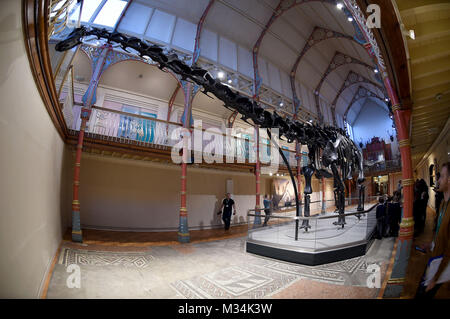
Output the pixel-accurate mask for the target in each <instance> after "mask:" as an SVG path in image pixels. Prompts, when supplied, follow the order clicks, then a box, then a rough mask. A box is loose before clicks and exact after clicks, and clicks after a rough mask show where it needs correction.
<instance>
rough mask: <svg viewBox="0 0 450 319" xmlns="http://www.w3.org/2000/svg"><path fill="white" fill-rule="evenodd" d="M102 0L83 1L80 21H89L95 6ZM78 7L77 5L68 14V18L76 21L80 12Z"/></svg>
mask: <svg viewBox="0 0 450 319" xmlns="http://www.w3.org/2000/svg"><path fill="white" fill-rule="evenodd" d="M101 2H102V0H88V1H83V11H82V12H81V22H89V20H90V19H91V17H92V15H93V14H94V12H95V10H96V9H97V7H98V6H99V5H100V3H101ZM80 7H81V6H77V8H76V10H74V11H73V12H72V14H71V15H70V20H73V21H77V20H78V16H79V14H80Z"/></svg>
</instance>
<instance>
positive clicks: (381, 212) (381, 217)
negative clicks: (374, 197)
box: [376, 196, 386, 239]
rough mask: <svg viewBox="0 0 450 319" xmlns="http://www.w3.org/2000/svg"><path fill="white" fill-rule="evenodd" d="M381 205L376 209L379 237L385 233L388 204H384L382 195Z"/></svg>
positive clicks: (379, 199)
mask: <svg viewBox="0 0 450 319" xmlns="http://www.w3.org/2000/svg"><path fill="white" fill-rule="evenodd" d="M378 202H379V205H378V207H377V211H376V218H377V238H378V239H382V238H383V235H384V221H385V218H386V206H384V198H383V197H382V196H380V197H379V198H378Z"/></svg>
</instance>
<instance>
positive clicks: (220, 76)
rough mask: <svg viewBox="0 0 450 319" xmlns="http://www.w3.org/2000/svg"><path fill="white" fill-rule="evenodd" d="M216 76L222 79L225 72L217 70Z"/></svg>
mask: <svg viewBox="0 0 450 319" xmlns="http://www.w3.org/2000/svg"><path fill="white" fill-rule="evenodd" d="M217 77H218V78H219V79H223V78H224V77H225V73H223V72H222V71H219V72H218V73H217Z"/></svg>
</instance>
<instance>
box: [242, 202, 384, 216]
mask: <svg viewBox="0 0 450 319" xmlns="http://www.w3.org/2000/svg"><path fill="white" fill-rule="evenodd" d="M378 205H379V203H376V204H374V205H373V206H372V207H370V208H369V209H366V210H364V211H360V212H353V213H346V214H343V215H340V214H337V215H334V216H333V215H331V216H311V217H303V216H275V215H271V216H270V218H272V217H273V218H275V219H276V218H280V219H291V220H318V219H331V218H340V217H343V216H354V215H362V214H367V213H369V212H371V211H372V210H373V209H374V208H375V207H377V206H378ZM252 210H255V209H249V210H248V211H252ZM247 216H249V217H261V215H256V214H250V213H247Z"/></svg>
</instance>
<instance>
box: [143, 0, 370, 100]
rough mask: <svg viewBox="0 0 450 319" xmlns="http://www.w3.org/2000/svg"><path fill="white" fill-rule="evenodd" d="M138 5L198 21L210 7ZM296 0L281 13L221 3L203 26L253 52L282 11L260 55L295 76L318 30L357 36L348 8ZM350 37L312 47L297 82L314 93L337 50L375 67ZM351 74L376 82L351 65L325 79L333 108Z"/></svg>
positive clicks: (260, 1)
mask: <svg viewBox="0 0 450 319" xmlns="http://www.w3.org/2000/svg"><path fill="white" fill-rule="evenodd" d="M138 1H139V2H141V3H145V4H147V5H149V6H152V7H155V8H159V9H161V10H165V11H166V12H168V13H171V14H174V15H176V16H179V17H182V18H184V19H187V20H190V21H193V22H194V21H198V20H199V18H200V17H201V15H202V13H203V11H204V10H205V8H206V7H207V5H208V3H209V0H198V1H189V6H188V7H189V8H186V0H171V1H168V0H138ZM294 2H295V1H284V3H285V5H284V6H286V7H289V6H290V5H291V4H293V3H294ZM297 2H301V3H298V4H297V5H295V6H292V7H291V8H289V9H288V10H284V11H278V12H277V11H276V9H277V6H278V5H279V4H280V1H279V0H245V1H242V0H216V1H215V2H214V4H213V5H212V7H211V9H210V10H209V12H208V15H207V17H206V20H205V22H204V25H203V27H204V28H207V29H209V30H212V31H215V32H217V33H219V34H221V35H222V36H224V37H226V38H228V39H232V40H233V41H235V42H236V43H238V44H239V45H241V46H243V47H245V48H249V49H251V48H253V47H254V45H255V43H256V42H257V40H258V38H259V37H260V36H261V33H262V32H263V30H264V28H265V26H266V25H267V23H268V21H269V20H270V19H271V17H272V15H273V14H274V13H277V14H278V13H279V12H281V14H279V15H278V16H276V18H275V19H274V21H273V23H272V24H271V25H270V27H269V28H268V30H267V32H266V33H265V35H264V36H263V37H262V39H261V43H260V47H259V51H258V56H259V57H260V58H263V59H265V60H266V61H270V62H271V63H273V64H275V65H276V66H277V67H279V68H280V69H281V70H283V71H285V72H286V73H287V74H290V73H291V70H292V67H293V66H294V65H295V63H296V60H297V58H298V56H299V55H300V53H301V52H302V49H303V48H304V47H305V45H306V44H307V40H308V39H309V38H310V36H311V34H312V32H313V31H314V29H315V28H317V27H319V28H325V29H328V30H331V31H335V32H337V33H340V34H342V35H344V36H347V37H348V38H350V39H352V38H354V37H355V33H356V32H355V28H354V26H353V24H352V23H351V22H349V21H348V20H347V19H348V17H347V15H346V14H345V12H344V10H339V9H338V8H337V7H336V4H335V3H336V2H335V1H330V0H324V1H320V0H312V1H311V0H305V1H297ZM191 3H192V6H191ZM243 30H245V31H243ZM348 38H343V37H340V38H335V37H333V38H329V39H326V40H324V41H321V42H319V43H317V44H315V45H314V46H312V47H311V48H309V49H308V50H307V52H305V54H304V56H303V57H302V59H301V61H300V63H299V64H298V67H297V72H296V77H297V80H299V81H300V82H301V83H302V84H303V85H304V86H305V87H306V88H308V89H309V90H310V91H314V89H315V88H316V87H317V85H318V83H319V82H320V81H321V78H322V76H323V73H324V72H325V70H327V68H328V66H329V64H330V61H331V59H332V58H333V56H334V55H335V53H336V52H337V51H338V52H342V53H344V54H346V55H349V56H351V57H352V58H354V59H356V60H359V61H361V62H363V63H366V64H368V65H371V66H372V67H373V68H375V64H374V63H373V60H372V58H371V57H370V56H369V55H368V54H367V52H366V50H365V49H364V48H363V47H362V46H361V45H360V44H358V43H357V41H354V40H350V39H348ZM200 41H201V40H200ZM349 71H353V72H356V73H358V74H361V75H362V76H364V77H366V78H369V79H370V80H371V81H373V82H377V79H376V77H375V74H374V72H372V70H370V69H368V68H364V67H361V66H360V65H357V64H350V65H346V66H343V67H340V68H339V69H336V71H333V72H332V73H331V74H330V75H329V76H327V77H326V78H325V80H324V83H323V85H322V88H321V90H320V95H321V96H322V98H324V99H325V100H326V101H328V102H329V103H330V104H331V102H332V101H333V100H334V98H335V97H336V94H337V92H338V91H339V89H340V87H341V85H342V83H343V82H344V81H345V78H346V76H347V74H348V72H349ZM351 98H352V95H351V93H347V92H343V94H341V99H342V100H343V101H344V103H349V102H350V101H351Z"/></svg>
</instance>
